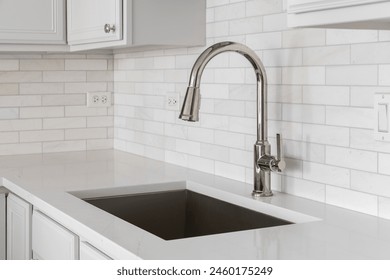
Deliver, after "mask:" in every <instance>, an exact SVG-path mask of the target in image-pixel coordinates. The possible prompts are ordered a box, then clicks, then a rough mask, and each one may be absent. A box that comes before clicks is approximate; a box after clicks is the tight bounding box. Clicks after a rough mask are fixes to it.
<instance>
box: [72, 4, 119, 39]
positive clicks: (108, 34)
mask: <svg viewBox="0 0 390 280" xmlns="http://www.w3.org/2000/svg"><path fill="white" fill-rule="evenodd" d="M67 10H68V15H67V18H68V44H69V45H77V44H88V43H99V42H109V41H117V40H121V39H122V0H83V1H80V0H68V8H67Z"/></svg>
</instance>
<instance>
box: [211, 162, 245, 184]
mask: <svg viewBox="0 0 390 280" xmlns="http://www.w3.org/2000/svg"><path fill="white" fill-rule="evenodd" d="M215 175H217V176H222V177H225V178H229V179H233V180H237V181H241V182H245V167H242V166H238V165H234V164H229V163H226V162H220V161H216V162H215Z"/></svg>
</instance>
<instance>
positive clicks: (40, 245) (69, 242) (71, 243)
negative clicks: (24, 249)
mask: <svg viewBox="0 0 390 280" xmlns="http://www.w3.org/2000/svg"><path fill="white" fill-rule="evenodd" d="M78 244H79V238H78V236H77V235H75V234H74V233H73V232H71V231H69V230H68V229H66V228H65V227H63V226H62V225H60V224H59V223H57V222H55V221H54V220H52V219H51V218H49V217H48V216H46V215H45V214H43V213H42V212H40V211H39V210H34V211H33V215H32V251H33V258H34V259H43V260H75V259H78V255H79V250H78Z"/></svg>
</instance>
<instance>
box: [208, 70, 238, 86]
mask: <svg viewBox="0 0 390 280" xmlns="http://www.w3.org/2000/svg"><path fill="white" fill-rule="evenodd" d="M215 82H216V83H227V84H239V83H245V69H239V68H231V69H216V70H215Z"/></svg>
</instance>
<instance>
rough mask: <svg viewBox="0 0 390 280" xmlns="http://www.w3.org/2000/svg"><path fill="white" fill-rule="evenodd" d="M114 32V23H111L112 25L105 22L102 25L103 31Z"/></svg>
mask: <svg viewBox="0 0 390 280" xmlns="http://www.w3.org/2000/svg"><path fill="white" fill-rule="evenodd" d="M111 31H112V32H113V33H114V32H115V25H114V24H113V25H112V26H111V25H110V24H108V23H106V24H105V25H104V32H106V33H110V32H111Z"/></svg>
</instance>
